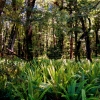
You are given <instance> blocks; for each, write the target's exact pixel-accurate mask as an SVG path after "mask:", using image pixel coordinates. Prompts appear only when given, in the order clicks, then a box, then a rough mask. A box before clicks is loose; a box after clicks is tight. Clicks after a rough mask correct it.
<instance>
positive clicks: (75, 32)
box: [74, 25, 78, 62]
mask: <svg viewBox="0 0 100 100" xmlns="http://www.w3.org/2000/svg"><path fill="white" fill-rule="evenodd" d="M75 26H76V25H75ZM74 34H75V61H76V62H77V56H78V54H77V51H78V50H77V31H74Z"/></svg>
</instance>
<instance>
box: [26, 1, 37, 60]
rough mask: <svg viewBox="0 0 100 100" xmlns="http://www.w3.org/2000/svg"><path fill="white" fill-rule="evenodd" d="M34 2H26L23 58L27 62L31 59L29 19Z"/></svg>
mask: <svg viewBox="0 0 100 100" xmlns="http://www.w3.org/2000/svg"><path fill="white" fill-rule="evenodd" d="M35 1H36V0H28V1H27V11H26V29H25V35H26V36H25V58H26V59H27V60H32V59H33V53H32V26H31V22H30V17H31V13H32V9H33V7H34V5H35Z"/></svg>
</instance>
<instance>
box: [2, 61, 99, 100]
mask: <svg viewBox="0 0 100 100" xmlns="http://www.w3.org/2000/svg"><path fill="white" fill-rule="evenodd" d="M0 80H1V81H0V92H1V94H0V95H1V96H0V98H1V99H5V100H99V99H100V62H98V61H94V63H90V62H88V61H85V60H83V61H82V62H77V63H76V62H74V61H70V60H66V59H60V60H49V59H35V60H33V61H30V62H26V61H23V60H22V61H20V60H16V59H15V60H12V61H11V60H7V61H6V63H5V60H1V62H0Z"/></svg>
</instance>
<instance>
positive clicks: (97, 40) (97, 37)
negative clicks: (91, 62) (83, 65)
mask: <svg viewBox="0 0 100 100" xmlns="http://www.w3.org/2000/svg"><path fill="white" fill-rule="evenodd" d="M98 31H99V29H97V30H95V34H96V50H95V56H96V57H97V56H98V44H99V36H98Z"/></svg>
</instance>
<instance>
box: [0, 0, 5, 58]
mask: <svg viewBox="0 0 100 100" xmlns="http://www.w3.org/2000/svg"><path fill="white" fill-rule="evenodd" d="M5 3H6V0H0V52H1V56H2V47H3V36H2V35H3V34H2V19H1V14H2V12H3V8H4V6H5Z"/></svg>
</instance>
